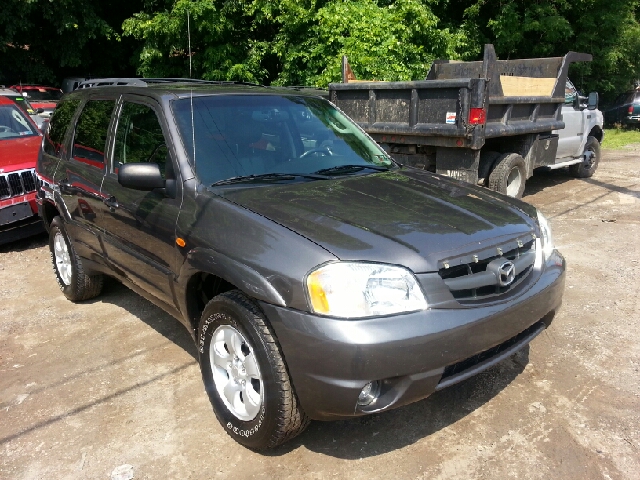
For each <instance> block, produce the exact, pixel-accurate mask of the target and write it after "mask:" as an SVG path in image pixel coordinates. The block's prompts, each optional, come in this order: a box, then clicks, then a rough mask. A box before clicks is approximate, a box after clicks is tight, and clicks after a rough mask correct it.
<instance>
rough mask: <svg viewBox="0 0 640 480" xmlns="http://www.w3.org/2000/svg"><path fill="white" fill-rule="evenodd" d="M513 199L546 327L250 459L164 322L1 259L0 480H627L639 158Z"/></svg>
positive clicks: (636, 385)
mask: <svg viewBox="0 0 640 480" xmlns="http://www.w3.org/2000/svg"><path fill="white" fill-rule="evenodd" d="M525 195H526V196H525V200H527V201H529V202H531V203H532V204H534V205H536V206H538V207H540V208H541V209H542V211H543V212H544V213H545V214H546V215H547V216H548V217H549V218H550V219H551V223H552V226H553V229H554V233H555V238H556V244H557V245H558V247H559V249H560V250H561V251H562V253H564V255H565V256H566V258H567V262H568V277H567V286H566V291H565V296H564V306H563V308H562V310H561V311H560V313H559V315H558V316H556V319H555V321H554V323H553V325H552V327H551V328H550V329H549V330H547V332H545V333H543V334H542V335H540V336H539V337H538V338H537V339H536V340H535V341H534V342H533V343H532V344H531V345H530V347H529V348H527V349H526V351H523V352H521V353H519V354H518V355H516V356H514V357H512V358H511V359H508V360H506V361H505V362H503V363H502V364H500V365H498V366H496V367H495V368H493V369H492V370H490V371H488V372H486V373H484V374H482V375H480V376H478V377H476V378H473V379H470V380H468V381H466V382H464V383H462V384H459V385H456V386H454V387H451V388H449V389H448V390H445V391H442V392H439V393H437V394H435V395H433V396H432V397H430V398H428V399H426V400H424V401H422V402H418V403H416V404H413V405H410V406H408V407H405V408H402V409H399V410H395V411H391V412H388V413H385V414H382V415H376V416H372V417H366V418H362V419H355V420H352V421H343V422H335V423H321V422H314V423H312V424H311V426H310V428H309V429H308V430H307V431H306V432H305V433H304V434H303V435H302V436H300V437H299V438H297V439H295V440H294V441H292V442H290V443H289V444H287V445H285V446H283V447H281V448H279V449H277V450H275V451H273V452H269V453H267V454H257V453H254V452H251V451H249V450H246V449H244V448H243V447H241V446H239V445H238V444H236V443H234V442H233V441H232V440H231V439H230V438H229V437H228V436H227V434H226V433H225V432H224V431H223V429H222V428H221V427H220V426H219V425H218V423H217V422H216V420H215V417H214V415H213V413H212V412H211V407H210V404H209V401H208V399H207V397H206V395H205V393H204V389H203V387H202V385H201V380H200V374H199V369H198V366H197V364H196V360H195V355H196V350H195V348H194V347H193V345H192V343H191V339H190V337H189V335H188V334H187V332H186V331H185V330H184V329H183V327H182V326H181V325H179V324H178V322H177V321H176V320H174V319H173V318H172V317H170V316H169V315H167V314H165V313H163V312H162V311H161V310H159V309H158V308H156V307H155V306H153V305H152V304H150V303H149V302H147V301H145V300H143V299H142V298H140V297H138V296H137V295H135V294H134V293H133V292H131V291H129V290H128V289H126V288H125V287H123V286H121V285H120V284H118V283H115V282H110V283H109V284H108V285H107V287H106V289H105V292H104V294H103V295H102V296H100V297H98V298H97V299H96V300H95V301H90V302H86V303H83V304H72V303H70V302H68V301H67V300H65V298H64V297H63V296H62V294H61V293H60V291H59V290H58V288H57V286H56V283H55V281H54V278H53V274H52V272H51V267H50V265H49V254H48V247H47V246H46V239H44V238H42V237H39V238H35V239H32V240H30V241H25V242H20V243H17V244H12V245H8V246H4V247H1V250H0V295H1V298H2V303H3V308H2V311H1V312H0V478H1V479H7V480H8V479H36V478H38V479H66V478H69V479H77V478H96V479H108V478H110V476H111V474H112V472H113V470H114V468H116V467H118V466H120V465H123V464H129V465H131V466H133V469H134V473H135V478H136V479H141V478H146V479H160V478H179V479H187V478H194V479H199V478H214V477H215V478H234V479H235V478H246V477H254V476H255V477H263V478H325V477H334V476H335V477H338V478H351V479H360V478H362V479H370V478H379V477H390V476H391V477H398V478H429V479H436V478H456V479H464V478H473V479H476V478H488V479H489V478H491V479H493V478H509V477H512V478H522V479H527V478H545V479H546V478H558V479H585V478H588V479H592V478H608V479H618V478H628V479H632V478H633V479H638V478H640V473H639V472H640V371H639V368H640V342H638V333H639V332H640V295H639V293H640V255H639V253H640V247H639V246H638V245H639V242H638V235H639V234H640V231H639V230H640V228H639V224H640V146H638V147H636V148H630V149H627V150H622V151H605V153H604V158H603V161H602V163H601V165H600V168H599V170H598V171H597V173H596V175H595V176H594V177H593V178H592V179H588V180H586V181H583V180H576V179H572V178H571V177H569V176H568V175H567V174H566V173H563V172H555V173H553V174H543V175H539V176H536V177H534V178H533V179H532V180H531V181H530V183H529V184H528V188H527V191H526V192H525Z"/></svg>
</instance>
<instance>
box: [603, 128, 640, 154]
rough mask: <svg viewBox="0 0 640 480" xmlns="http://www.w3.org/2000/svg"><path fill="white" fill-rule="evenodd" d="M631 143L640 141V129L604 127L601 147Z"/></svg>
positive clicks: (621, 145)
mask: <svg viewBox="0 0 640 480" xmlns="http://www.w3.org/2000/svg"><path fill="white" fill-rule="evenodd" d="M631 143H640V130H624V129H622V128H606V129H605V130H604V142H602V148H613V149H616V148H623V147H626V146H627V145H629V144H631Z"/></svg>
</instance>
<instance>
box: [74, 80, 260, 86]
mask: <svg viewBox="0 0 640 480" xmlns="http://www.w3.org/2000/svg"><path fill="white" fill-rule="evenodd" d="M173 83H193V84H197V85H248V86H251V87H263V86H264V85H260V84H257V83H250V82H236V81H227V80H201V79H198V78H92V79H90V80H85V81H84V82H81V83H80V84H79V85H78V89H81V88H94V87H112V86H122V85H129V86H134V87H147V86H149V85H162V84H173Z"/></svg>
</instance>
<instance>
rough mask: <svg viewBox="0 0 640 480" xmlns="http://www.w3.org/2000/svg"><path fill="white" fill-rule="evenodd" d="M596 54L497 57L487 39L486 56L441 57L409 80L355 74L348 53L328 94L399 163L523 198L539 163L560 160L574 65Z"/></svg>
mask: <svg viewBox="0 0 640 480" xmlns="http://www.w3.org/2000/svg"><path fill="white" fill-rule="evenodd" d="M591 58H592V57H591V55H589V54H584V53H576V52H569V53H568V54H567V55H565V56H564V57H554V58H531V59H523V60H498V59H497V57H496V54H495V50H494V48H493V45H485V51H484V59H483V60H482V61H477V62H457V61H449V60H437V61H435V62H434V63H433V65H432V66H431V69H430V71H429V74H428V75H427V78H426V80H419V81H410V82H377V81H358V80H355V76H354V75H353V73H352V71H351V68H350V67H349V65H348V62H347V61H346V58H345V59H344V60H343V82H342V83H332V84H330V86H329V95H330V100H331V101H332V102H333V103H334V104H335V105H337V106H338V107H339V108H340V109H341V110H342V111H343V112H345V113H346V114H347V115H349V116H350V117H351V118H352V119H353V120H355V121H356V122H357V123H358V124H359V125H360V126H361V127H362V128H363V129H364V130H365V131H366V132H367V133H368V134H369V135H370V136H371V137H372V138H373V139H374V140H376V141H377V142H378V143H379V144H381V145H382V147H383V148H384V149H385V150H386V151H387V152H389V153H390V154H391V155H392V156H393V157H394V159H396V160H397V161H399V162H400V163H403V164H407V165H411V166H414V167H418V168H424V169H426V170H430V171H433V172H436V173H440V174H444V175H448V176H450V177H453V178H457V179H459V180H464V181H466V182H469V183H473V184H480V185H484V186H487V187H489V188H491V189H492V190H496V191H499V192H501V193H505V194H507V195H509V196H512V197H521V196H522V193H523V191H524V186H525V181H526V179H527V178H529V177H530V176H531V175H532V174H533V170H534V169H535V168H537V167H542V166H549V165H554V164H555V162H556V151H557V148H558V135H557V134H554V133H552V131H553V130H559V129H562V128H563V127H564V123H563V121H562V106H563V104H564V102H565V84H566V81H567V73H568V70H569V65H570V64H571V63H572V62H579V61H590V60H591ZM590 102H591V103H595V104H597V97H596V96H594V97H593V98H591V97H590ZM590 108H591V107H590ZM594 108H595V107H594Z"/></svg>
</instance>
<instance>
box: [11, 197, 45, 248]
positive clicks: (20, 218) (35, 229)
mask: <svg viewBox="0 0 640 480" xmlns="http://www.w3.org/2000/svg"><path fill="white" fill-rule="evenodd" d="M19 200H21V201H18V200H16V199H15V198H11V199H6V200H3V201H2V202H0V245H4V244H5V243H10V242H15V241H17V240H21V239H23V238H27V237H30V236H32V235H37V234H39V233H41V232H44V226H43V224H42V220H41V219H40V217H39V216H38V213H37V206H36V202H35V194H33V193H30V194H27V195H25V196H23V197H20V199H19Z"/></svg>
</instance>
